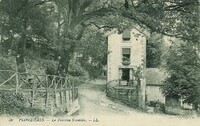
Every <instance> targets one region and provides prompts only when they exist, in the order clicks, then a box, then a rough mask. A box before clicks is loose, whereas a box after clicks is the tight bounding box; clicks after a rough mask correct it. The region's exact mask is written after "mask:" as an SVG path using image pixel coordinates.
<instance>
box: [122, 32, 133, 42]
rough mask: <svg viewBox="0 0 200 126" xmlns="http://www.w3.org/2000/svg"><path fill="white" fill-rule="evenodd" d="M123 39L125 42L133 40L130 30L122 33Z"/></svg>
mask: <svg viewBox="0 0 200 126" xmlns="http://www.w3.org/2000/svg"><path fill="white" fill-rule="evenodd" d="M122 38H123V40H124V41H128V40H130V38H131V33H130V31H129V30H124V31H123V33H122Z"/></svg>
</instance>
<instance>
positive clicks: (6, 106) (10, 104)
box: [0, 91, 45, 115]
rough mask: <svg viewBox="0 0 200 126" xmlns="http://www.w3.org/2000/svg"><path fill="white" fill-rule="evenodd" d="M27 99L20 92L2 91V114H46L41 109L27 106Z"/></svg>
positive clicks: (0, 110)
mask: <svg viewBox="0 0 200 126" xmlns="http://www.w3.org/2000/svg"><path fill="white" fill-rule="evenodd" d="M26 103H27V99H26V98H25V97H24V96H23V95H22V94H20V93H15V92H11V91H1V92H0V115H3V114H6V115H44V114H45V112H44V111H43V110H40V109H36V108H30V107H29V106H26Z"/></svg>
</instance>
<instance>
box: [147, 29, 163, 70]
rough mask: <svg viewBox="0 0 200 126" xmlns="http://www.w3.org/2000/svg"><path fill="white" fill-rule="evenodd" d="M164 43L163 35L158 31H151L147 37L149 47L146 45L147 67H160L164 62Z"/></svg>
mask: <svg viewBox="0 0 200 126" xmlns="http://www.w3.org/2000/svg"><path fill="white" fill-rule="evenodd" d="M163 43H164V41H163V36H162V35H161V34H158V33H151V35H150V36H149V38H148V39H147V47H146V51H147V52H146V54H147V55H146V58H147V60H146V61H147V62H146V67H147V68H156V67H160V65H161V63H162V55H163V50H164V44H163Z"/></svg>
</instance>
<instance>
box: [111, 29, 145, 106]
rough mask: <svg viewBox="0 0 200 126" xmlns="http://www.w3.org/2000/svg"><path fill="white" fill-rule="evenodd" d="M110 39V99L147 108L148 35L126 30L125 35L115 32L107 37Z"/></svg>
mask: <svg viewBox="0 0 200 126" xmlns="http://www.w3.org/2000/svg"><path fill="white" fill-rule="evenodd" d="M107 38H108V55H107V95H109V96H110V97H115V98H118V99H121V100H122V101H125V102H126V103H130V104H134V105H135V106H139V107H144V106H145V90H146V79H145V69H146V65H145V62H146V37H145V35H144V34H143V33H141V32H139V31H137V30H135V29H129V30H125V31H124V32H123V33H118V31H117V30H113V31H111V33H109V34H107ZM139 76H140V77H139Z"/></svg>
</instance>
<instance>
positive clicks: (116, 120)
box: [74, 80, 200, 126]
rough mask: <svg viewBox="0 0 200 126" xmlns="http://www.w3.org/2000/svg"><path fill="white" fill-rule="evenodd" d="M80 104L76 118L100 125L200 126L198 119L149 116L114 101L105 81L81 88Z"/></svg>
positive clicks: (88, 84) (91, 82)
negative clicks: (94, 121) (109, 96)
mask: <svg viewBox="0 0 200 126" xmlns="http://www.w3.org/2000/svg"><path fill="white" fill-rule="evenodd" d="M79 104H80V106H81V109H80V110H79V111H78V112H77V113H76V114H75V115H74V117H76V118H84V119H89V120H90V119H91V120H92V119H97V120H98V121H99V122H98V123H103V124H105V125H106V124H112V125H120V126H125V125H131V124H133V126H138V125H141V126H146V125H148V124H150V125H151V126H179V125H180V126H185V125H187V126H188V125H191V126H200V119H199V118H197V117H190V118H188V117H187V118H186V117H177V116H171V115H164V114H149V113H144V112H141V111H138V110H135V109H133V108H130V107H128V106H126V105H124V104H123V103H120V102H116V101H112V100H110V99H109V98H107V97H106V95H105V81H103V80H96V81H90V82H87V83H86V84H83V85H81V86H80V87H79Z"/></svg>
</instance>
